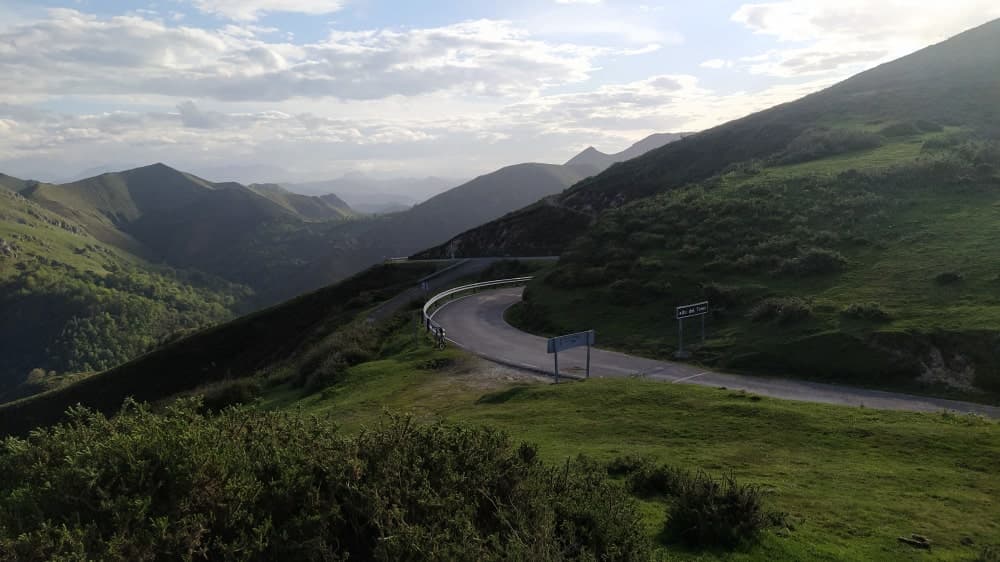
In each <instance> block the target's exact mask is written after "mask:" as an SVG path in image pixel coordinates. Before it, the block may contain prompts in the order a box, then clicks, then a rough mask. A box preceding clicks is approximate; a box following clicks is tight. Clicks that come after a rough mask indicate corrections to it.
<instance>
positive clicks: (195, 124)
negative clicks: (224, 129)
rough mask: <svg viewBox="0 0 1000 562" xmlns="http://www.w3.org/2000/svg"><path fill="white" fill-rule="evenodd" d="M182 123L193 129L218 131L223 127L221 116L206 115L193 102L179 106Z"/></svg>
mask: <svg viewBox="0 0 1000 562" xmlns="http://www.w3.org/2000/svg"><path fill="white" fill-rule="evenodd" d="M177 111H178V112H180V116H181V123H182V124H183V125H184V126H185V127H190V128H192V129H216V128H218V127H220V126H221V125H222V119H221V118H220V117H221V115H220V114H217V113H216V114H213V113H206V112H204V111H202V110H201V109H199V108H198V106H197V105H195V103H194V102H193V101H190V100H189V101H186V102H183V103H179V104H177Z"/></svg>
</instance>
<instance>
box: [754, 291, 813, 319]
mask: <svg viewBox="0 0 1000 562" xmlns="http://www.w3.org/2000/svg"><path fill="white" fill-rule="evenodd" d="M810 316H812V309H811V308H810V307H809V304H808V303H806V302H805V301H804V300H802V299H800V298H798V297H784V298H780V297H774V298H768V299H764V300H762V301H760V302H759V303H757V304H756V305H755V306H754V307H753V308H752V309H751V310H750V314H749V317H750V320H753V321H754V322H769V321H771V320H777V321H778V323H779V324H790V323H793V322H798V321H800V320H805V319H806V318H809V317H810Z"/></svg>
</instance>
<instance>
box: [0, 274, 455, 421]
mask: <svg viewBox="0 0 1000 562" xmlns="http://www.w3.org/2000/svg"><path fill="white" fill-rule="evenodd" d="M437 267H438V265H436V264H433V263H431V264H427V263H422V264H398V265H380V266H376V267H373V268H371V269H368V270H366V271H364V272H362V273H360V274H358V275H355V276H354V277H351V278H349V279H346V280H344V281H342V282H340V283H337V284H335V285H332V286H330V287H326V288H324V289H320V290H318V291H315V292H312V293H309V294H306V295H302V296H300V297H298V298H296V299H293V300H291V301H288V302H286V303H283V304H281V305H279V306H275V307H272V308H268V309H264V310H261V311H259V312H256V313H253V314H250V315H247V316H243V317H240V318H237V319H236V320H233V321H230V322H227V323H223V324H219V325H216V326H213V327H211V328H207V329H205V330H202V331H199V332H196V333H189V334H178V335H177V337H175V338H171V339H170V341H167V342H164V343H163V345H160V346H158V347H157V348H156V349H154V350H152V351H151V352H149V353H147V354H145V355H142V356H140V357H138V358H135V359H134V360H132V361H129V362H127V363H124V364H122V365H118V366H115V365H117V363H112V364H111V365H107V367H108V370H106V371H104V372H101V373H98V374H95V375H93V376H91V377H88V378H86V379H84V380H81V381H79V382H76V383H74V384H70V385H67V386H63V387H61V388H58V389H56V390H52V391H49V392H46V393H43V394H39V395H37V396H33V397H31V398H27V399H23V400H19V401H16V402H12V403H9V404H4V405H0V435H9V434H24V433H27V432H28V431H29V430H30V429H32V428H34V427H39V426H46V425H50V424H52V423H55V422H56V421H58V420H59V419H61V418H62V416H63V415H64V414H65V412H66V410H67V408H69V407H71V406H73V405H74V404H83V405H86V406H87V407H90V408H94V409H97V410H100V411H103V412H107V413H113V412H115V411H117V409H118V408H119V407H120V406H121V404H122V401H123V400H124V398H125V397H129V396H131V397H133V398H135V399H137V400H140V401H146V400H148V401H155V400H161V399H164V398H167V397H171V396H175V395H177V394H178V393H181V392H185V391H190V390H192V389H195V388H197V387H199V386H203V385H206V384H210V383H213V382H218V381H225V380H228V379H232V378H243V377H248V376H251V375H255V374H257V375H260V374H261V373H263V374H264V375H266V374H269V373H270V372H271V371H272V370H275V369H278V368H279V367H280V368H295V369H297V370H299V371H301V372H304V373H305V374H307V375H311V374H312V372H313V371H314V370H317V369H318V368H319V366H320V365H322V364H324V360H325V359H326V358H327V357H326V356H325V355H322V354H321V353H322V352H324V351H330V346H331V345H333V346H334V347H336V346H337V344H338V341H340V340H338V339H337V335H336V333H335V332H336V331H337V330H338V329H340V328H341V327H342V326H343V325H345V324H347V323H349V322H350V321H351V320H353V319H354V318H355V317H356V316H357V315H358V314H360V313H361V312H362V311H364V310H367V309H369V308H371V307H372V306H374V305H375V304H377V303H379V302H381V301H383V300H387V299H388V298H390V297H392V296H394V295H396V294H397V293H399V292H400V291H402V290H403V289H407V288H409V287H411V286H413V284H414V283H415V282H416V280H417V279H420V278H422V277H424V276H426V275H428V274H430V273H432V272H433V271H434V270H435V269H437ZM110 367H114V368H110Z"/></svg>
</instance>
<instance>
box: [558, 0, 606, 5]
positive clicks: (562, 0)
mask: <svg viewBox="0 0 1000 562" xmlns="http://www.w3.org/2000/svg"><path fill="white" fill-rule="evenodd" d="M600 3H601V0H556V4H600Z"/></svg>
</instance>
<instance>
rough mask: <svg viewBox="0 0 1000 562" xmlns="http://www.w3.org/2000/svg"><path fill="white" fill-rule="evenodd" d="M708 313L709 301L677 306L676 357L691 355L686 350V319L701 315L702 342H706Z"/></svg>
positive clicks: (681, 357)
mask: <svg viewBox="0 0 1000 562" xmlns="http://www.w3.org/2000/svg"><path fill="white" fill-rule="evenodd" d="M707 314H708V301H702V302H696V303H694V304H685V305H682V306H678V307H677V315H676V316H677V353H675V354H674V357H676V358H678V359H686V358H688V357H690V356H691V354H690V353H688V352H686V351H684V319H685V318H692V317H695V316H701V343H702V345H704V344H705V315H707Z"/></svg>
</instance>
